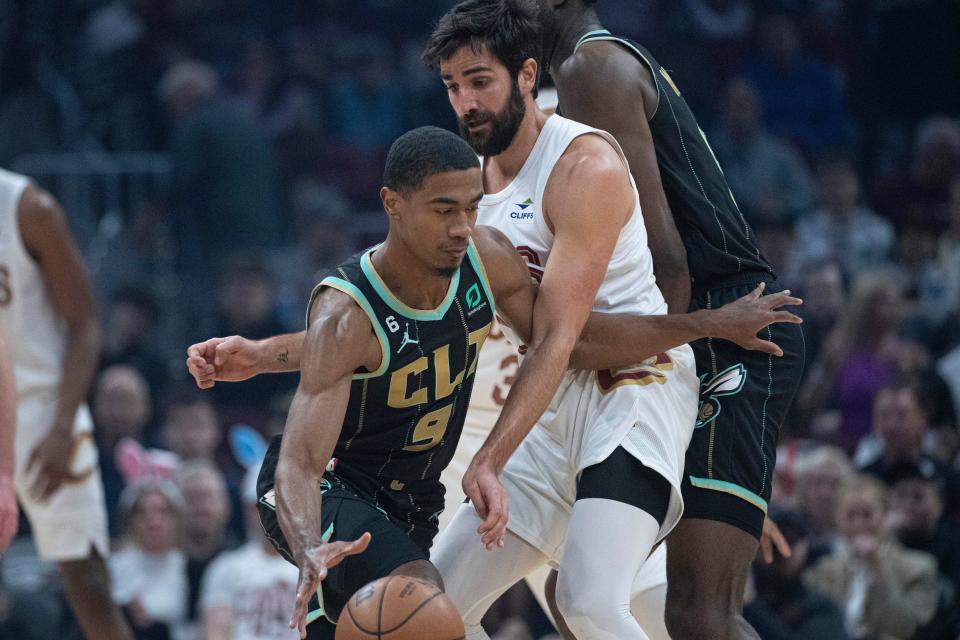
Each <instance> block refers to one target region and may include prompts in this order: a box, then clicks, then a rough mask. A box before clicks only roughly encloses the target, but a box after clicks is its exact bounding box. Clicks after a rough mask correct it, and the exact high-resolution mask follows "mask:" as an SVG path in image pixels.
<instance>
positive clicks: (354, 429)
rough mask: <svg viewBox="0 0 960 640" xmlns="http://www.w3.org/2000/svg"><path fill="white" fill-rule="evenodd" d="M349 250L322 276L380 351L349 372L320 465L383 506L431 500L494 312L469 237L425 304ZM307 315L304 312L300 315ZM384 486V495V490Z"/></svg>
mask: <svg viewBox="0 0 960 640" xmlns="http://www.w3.org/2000/svg"><path fill="white" fill-rule="evenodd" d="M374 251H376V247H373V248H371V249H368V250H366V251H363V252H361V253H360V254H357V255H356V256H354V257H353V258H351V259H349V260H348V261H347V262H345V263H344V264H342V265H340V266H339V267H337V268H336V269H334V270H333V271H332V272H331V275H329V276H327V277H325V278H323V280H321V281H320V283H319V284H318V285H317V287H316V288H315V289H314V293H313V295H312V296H311V303H312V301H313V297H314V296H316V295H317V293H318V292H319V291H320V290H322V289H323V288H324V287H329V288H331V289H337V290H338V291H342V292H343V293H345V294H347V295H349V296H350V297H351V298H353V299H354V300H355V301H356V303H357V304H358V305H359V306H360V308H361V309H363V310H364V311H365V312H366V314H367V315H368V316H369V317H370V322H371V324H372V325H373V330H374V333H375V334H376V336H377V338H378V339H379V341H380V347H381V350H382V353H383V358H382V361H381V363H380V367H379V368H378V369H377V370H376V371H366V370H359V371H357V372H356V373H355V374H354V375H353V381H352V383H351V386H350V400H349V404H348V406H347V413H346V416H345V417H344V421H343V428H342V429H341V431H340V437H339V438H338V440H337V445H336V447H335V449H334V453H333V457H334V459H333V460H332V461H331V465H330V467H329V468H330V469H331V470H332V471H333V472H334V473H335V474H337V475H339V476H342V477H344V478H346V479H347V480H349V481H351V482H352V483H353V484H354V485H356V486H357V487H359V488H360V489H362V490H364V491H365V492H367V493H369V495H370V496H372V497H374V498H375V499H376V500H377V502H378V503H383V505H384V506H385V507H387V508H388V511H391V512H394V513H396V509H390V508H389V507H390V506H391V503H392V506H395V507H397V509H401V510H407V509H409V508H411V507H415V504H416V503H418V502H421V501H427V502H434V501H435V500H436V499H439V501H440V508H442V500H443V488H442V485H441V484H440V483H439V476H440V472H441V471H443V469H444V468H445V467H446V466H447V465H448V464H449V463H450V460H451V459H452V458H453V454H454V451H455V450H456V448H457V442H458V441H459V440H460V433H461V431H462V429H463V421H464V418H465V417H466V413H467V405H469V403H470V392H471V390H472V388H473V380H474V374H475V372H476V370H477V357H478V355H479V352H480V347H481V346H482V345H483V342H484V340H485V339H486V337H487V334H488V333H489V332H490V328H491V325H492V321H493V315H494V311H495V308H494V301H493V295H492V294H491V293H490V288H489V284H488V282H487V277H486V274H485V272H484V269H483V264H482V263H481V262H480V257H479V255H478V254H477V250H476V247H475V246H474V245H473V242H472V241H471V243H470V246H469V248H468V250H467V256H466V258H465V259H464V261H463V264H461V266H460V268H459V269H458V270H457V271H456V272H455V273H454V275H453V276H452V278H451V280H450V288H449V290H448V292H447V296H446V298H444V300H443V302H442V303H441V304H440V306H439V307H437V308H436V309H433V310H420V309H412V308H410V307H408V306H406V305H405V304H404V303H403V302H401V301H400V300H399V299H397V298H396V296H394V295H393V294H392V293H391V292H390V290H389V289H388V288H387V285H386V284H385V283H384V281H383V279H382V278H381V277H380V275H379V274H378V273H377V271H376V269H375V268H374V266H373V263H372V262H371V260H370V256H371V255H372V254H373V252H374ZM308 322H309V318H308ZM385 494H386V495H385Z"/></svg>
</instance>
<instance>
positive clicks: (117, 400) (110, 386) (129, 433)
mask: <svg viewBox="0 0 960 640" xmlns="http://www.w3.org/2000/svg"><path fill="white" fill-rule="evenodd" d="M93 415H94V421H95V423H96V425H97V435H98V437H100V438H101V439H102V440H103V441H106V442H116V441H117V440H119V439H120V438H125V437H129V438H137V437H139V436H140V434H141V433H142V432H143V428H144V427H145V426H146V424H147V422H148V421H149V420H150V391H149V389H148V387H147V382H146V380H144V379H143V376H142V375H140V373H139V372H138V371H137V370H136V369H134V368H132V367H128V366H126V365H115V366H112V367H110V368H108V369H105V370H104V371H103V373H101V374H100V380H99V381H98V382H97V387H96V392H95V393H94V397H93Z"/></svg>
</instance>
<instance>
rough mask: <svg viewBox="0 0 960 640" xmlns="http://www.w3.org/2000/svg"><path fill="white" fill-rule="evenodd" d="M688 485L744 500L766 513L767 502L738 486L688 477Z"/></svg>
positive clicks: (721, 481) (720, 481)
mask: <svg viewBox="0 0 960 640" xmlns="http://www.w3.org/2000/svg"><path fill="white" fill-rule="evenodd" d="M690 484H692V485H693V486H695V487H699V488H701V489H710V490H712V491H722V492H723V493H729V494H730V495H732V496H736V497H738V498H740V499H741V500H746V501H747V502H749V503H750V504H752V505H753V506H755V507H756V508H757V509H760V511H763V512H764V513H766V512H767V501H766V500H764V499H763V498H761V497H760V496H758V495H757V494H755V493H754V492H753V491H747V490H746V489H744V488H743V487H741V486H740V485H738V484H733V483H732V482H724V481H723V480H710V479H709V478H697V477H695V476H690Z"/></svg>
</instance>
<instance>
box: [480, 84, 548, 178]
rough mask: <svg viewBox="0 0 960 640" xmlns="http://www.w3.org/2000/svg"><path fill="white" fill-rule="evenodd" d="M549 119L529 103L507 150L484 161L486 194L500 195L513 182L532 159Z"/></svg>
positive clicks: (487, 157)
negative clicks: (531, 156) (535, 146)
mask: <svg viewBox="0 0 960 640" xmlns="http://www.w3.org/2000/svg"><path fill="white" fill-rule="evenodd" d="M549 117H550V116H548V115H547V114H546V113H544V112H543V110H541V109H540V108H539V107H538V106H536V104H535V103H534V104H533V105H532V106H531V104H530V103H529V102H528V103H527V112H526V114H525V115H524V116H523V121H522V122H521V123H520V128H519V129H517V135H516V136H514V138H513V142H511V143H510V146H509V147H507V150H506V151H504V152H503V153H501V154H500V155H496V156H486V157H485V158H484V159H483V191H484V193H499V192H500V191H502V190H503V189H505V188H506V187H507V186H508V185H509V184H510V183H511V182H513V179H514V178H516V177H517V174H519V173H520V170H521V169H523V165H524V164H526V162H527V158H529V157H530V153H531V152H532V151H533V147H534V145H536V144H537V138H539V137H540V132H541V131H542V130H543V126H544V125H545V124H546V123H547V119H548V118H549Z"/></svg>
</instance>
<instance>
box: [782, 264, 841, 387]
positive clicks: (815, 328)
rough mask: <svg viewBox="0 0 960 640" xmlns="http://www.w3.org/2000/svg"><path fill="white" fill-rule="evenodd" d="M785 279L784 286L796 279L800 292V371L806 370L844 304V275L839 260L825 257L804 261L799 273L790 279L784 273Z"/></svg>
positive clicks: (814, 361) (821, 346) (811, 364)
mask: <svg viewBox="0 0 960 640" xmlns="http://www.w3.org/2000/svg"><path fill="white" fill-rule="evenodd" d="M785 280H786V281H787V282H789V283H791V284H790V285H788V286H794V285H793V284H792V283H794V282H796V283H799V289H800V295H801V296H803V307H801V308H800V310H799V313H800V315H801V316H802V317H803V341H804V343H805V344H806V349H807V359H806V361H805V362H804V371H805V372H809V371H810V369H811V368H812V367H813V366H814V364H816V357H817V355H818V354H819V353H820V350H821V349H822V348H823V343H824V342H825V341H826V339H827V336H829V335H830V334H831V332H832V331H833V328H834V327H835V326H836V324H837V318H839V317H840V315H841V313H843V310H844V308H845V307H846V304H847V279H846V278H845V277H844V273H843V268H842V267H841V266H840V263H839V262H835V261H832V260H827V261H825V262H815V263H813V264H808V265H805V266H804V267H803V270H802V271H801V273H800V274H796V275H795V276H794V277H793V279H791V277H790V275H789V274H788V275H786V276H785Z"/></svg>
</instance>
